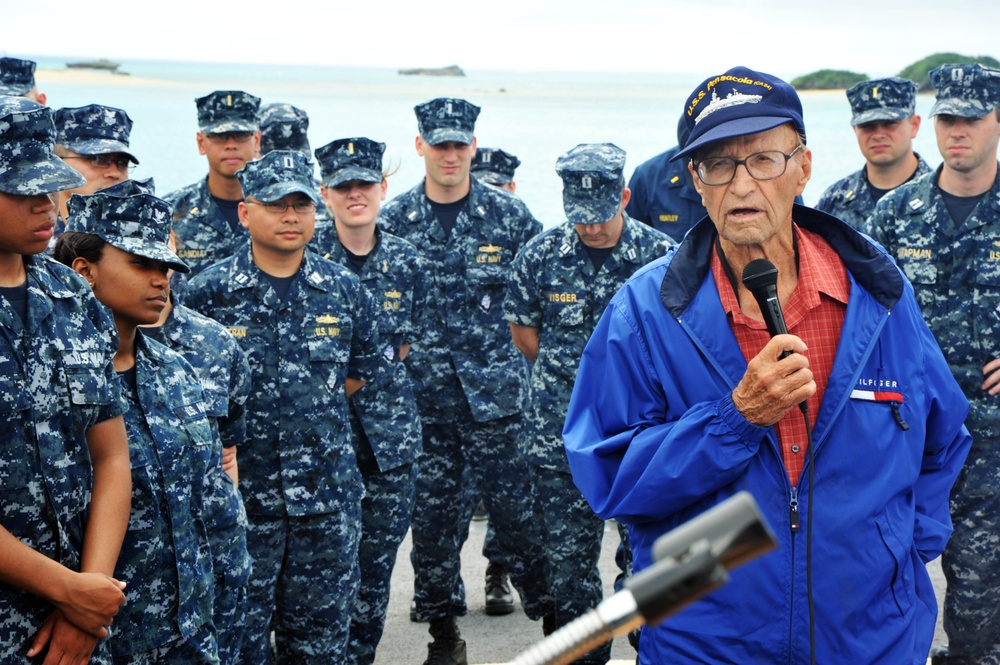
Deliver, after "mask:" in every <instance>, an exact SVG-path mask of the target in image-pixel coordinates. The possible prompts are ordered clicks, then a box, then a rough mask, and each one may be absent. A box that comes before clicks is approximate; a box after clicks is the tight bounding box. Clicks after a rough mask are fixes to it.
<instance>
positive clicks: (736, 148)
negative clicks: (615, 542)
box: [563, 67, 971, 664]
mask: <svg viewBox="0 0 1000 665" xmlns="http://www.w3.org/2000/svg"><path fill="white" fill-rule="evenodd" d="M684 113H685V114H686V117H687V119H688V123H689V126H690V128H691V135H690V138H689V139H688V142H687V144H686V146H685V147H684V149H683V150H681V151H680V152H679V153H678V158H687V159H688V160H690V166H689V168H690V169H691V172H692V174H693V175H694V182H695V185H696V187H697V188H698V191H699V193H700V194H701V196H702V199H703V201H704V203H705V207H706V209H707V210H708V213H709V218H707V219H705V220H702V221H701V222H700V223H699V224H697V225H696V226H695V227H694V228H693V229H692V230H691V232H690V233H689V234H688V235H687V236H686V237H685V239H684V241H683V242H682V243H681V244H680V245H679V246H677V247H676V248H675V249H673V250H672V251H671V252H669V253H668V254H667V256H666V257H664V258H663V259H660V260H658V261H655V262H653V263H652V264H650V265H649V266H647V267H646V268H644V269H643V270H642V271H640V272H638V273H636V275H635V276H634V277H633V278H632V279H631V280H630V281H629V282H628V283H627V284H626V285H625V287H624V288H623V289H622V290H621V291H620V292H619V293H618V294H617V295H616V296H615V298H614V299H613V300H612V301H611V304H610V306H609V307H608V309H607V310H606V311H605V313H604V316H603V317H602V318H601V321H600V323H599V324H598V326H597V328H596V330H595V331H594V333H593V335H592V336H591V338H590V341H589V343H588V345H587V347H586V350H585V351H584V356H583V359H582V362H581V365H580V371H579V374H578V377H577V382H576V386H575V389H574V393H573V398H572V400H571V404H570V408H569V413H568V415H567V419H566V425H565V429H564V431H563V437H564V440H565V444H566V451H567V455H568V458H569V463H570V467H571V469H572V472H573V477H574V481H575V482H576V484H577V485H578V486H579V488H580V489H581V491H582V492H583V494H584V495H585V496H586V497H587V499H588V501H589V502H590V504H591V506H592V507H593V508H594V510H595V512H597V513H598V515H600V516H601V517H604V518H611V517H613V518H616V519H619V520H621V521H623V522H626V523H628V524H629V525H630V530H631V536H632V547H633V549H634V553H635V563H636V567H637V568H643V567H646V566H649V565H650V564H651V563H652V547H653V543H654V541H655V540H656V539H657V538H658V537H659V536H660V535H662V534H663V533H665V532H667V531H669V530H670V529H672V528H673V527H676V526H677V525H679V524H682V523H683V522H686V521H687V520H689V519H690V518H692V517H694V516H696V515H698V514H699V513H701V512H703V511H704V510H706V509H708V508H710V507H711V506H713V505H715V504H717V503H719V502H721V501H722V500H724V499H726V498H728V497H729V496H732V495H733V494H735V493H736V492H738V491H740V490H748V491H749V492H751V493H752V494H753V495H754V497H755V498H756V500H757V502H758V503H759V505H760V506H761V509H762V511H763V513H764V515H765V517H766V519H767V521H768V522H769V523H770V525H771V526H772V528H773V529H774V531H775V533H776V534H777V537H778V540H779V544H780V546H779V548H778V550H777V551H775V552H773V553H771V554H768V555H766V556H764V557H762V558H760V559H758V560H756V561H754V562H752V563H750V564H747V565H746V566H744V567H742V568H740V569H738V570H736V571H734V572H733V573H732V577H731V580H730V582H729V584H728V585H726V586H724V587H723V588H722V589H720V590H719V591H717V592H716V593H714V594H712V595H711V596H709V597H707V598H706V599H704V600H703V601H701V602H700V603H696V604H694V605H692V606H691V607H689V608H688V609H686V610H685V611H684V612H681V613H680V614H678V615H677V616H674V617H672V618H670V619H669V620H668V621H666V622H664V623H663V624H661V625H659V626H657V627H655V628H649V629H644V631H643V636H642V640H641V643H640V652H639V662H640V663H663V662H670V663H705V662H710V663H751V662H757V663H802V662H809V661H810V659H813V660H814V662H819V663H855V664H857V663H913V664H917V663H924V662H925V661H926V658H927V653H928V651H929V648H930V644H931V640H932V638H933V634H934V622H935V618H936V607H937V605H936V603H935V599H934V591H933V588H932V586H931V582H930V578H929V576H928V574H927V571H926V569H925V566H924V564H925V563H926V562H928V561H930V560H931V559H933V558H935V557H937V556H938V555H939V554H940V553H941V550H942V549H943V548H944V545H945V543H946V542H947V540H948V537H949V535H950V534H951V520H950V518H949V515H948V494H949V490H950V488H951V486H952V483H953V482H954V480H955V478H956V476H957V475H958V472H959V470H960V468H961V466H962V463H963V461H964V459H965V456H966V453H967V452H968V449H969V446H970V443H971V439H970V436H969V433H968V431H967V430H966V428H965V427H964V425H963V420H964V419H965V415H966V413H967V411H968V402H967V401H966V399H965V397H964V396H963V395H962V392H961V391H960V390H959V388H958V386H957V384H956V383H955V380H954V378H953V377H952V375H951V372H950V371H949V369H948V366H947V364H946V363H945V361H944V358H943V356H942V354H941V351H940V349H939V347H938V345H937V343H936V342H935V340H934V337H933V336H932V335H931V333H930V331H929V330H928V328H927V326H926V325H925V324H924V321H923V317H922V316H921V313H920V308H919V307H918V305H917V303H916V301H915V299H914V296H913V289H912V288H911V286H910V285H909V283H908V282H907V281H906V279H905V278H904V277H903V276H902V274H901V273H900V271H899V270H898V269H897V268H896V266H895V265H894V264H893V262H892V261H891V260H890V259H889V257H888V256H887V255H886V254H885V252H884V251H883V250H882V249H881V248H880V247H878V246H877V245H875V244H874V243H872V242H871V241H870V240H869V239H868V238H867V237H865V236H862V235H860V234H859V233H857V232H856V231H854V230H853V229H852V228H851V227H850V226H848V225H847V224H845V223H844V222H842V221H840V220H838V219H836V218H834V217H831V216H829V215H826V214H824V213H820V212H818V211H816V210H812V209H809V208H805V207H802V206H798V205H795V204H794V200H795V197H796V196H798V195H800V194H801V193H802V191H803V189H804V188H805V185H806V183H807V182H808V180H809V176H810V174H811V163H812V155H811V153H810V151H809V149H808V148H806V146H805V126H804V124H803V121H802V106H801V103H800V102H799V99H798V96H797V95H796V94H795V91H794V90H793V89H792V88H791V86H789V85H788V84H787V83H785V82H784V81H781V80H780V79H777V78H775V77H773V76H770V75H768V74H764V73H761V72H755V71H752V70H750V69H746V68H744V67H737V68H734V69H731V70H729V71H727V72H726V73H724V74H721V75H718V76H713V77H711V78H709V79H707V80H706V81H704V82H703V83H702V84H701V85H700V86H699V87H698V88H697V89H696V90H695V91H694V92H693V93H692V94H691V96H690V97H689V98H688V101H687V103H686V105H685V108H684ZM756 259H767V260H769V261H770V262H771V263H773V264H774V266H775V267H776V268H777V283H776V294H777V298H778V300H779V302H780V304H781V307H782V309H783V311H784V320H785V323H786V324H787V329H788V332H787V333H784V334H776V335H774V336H773V337H772V335H771V334H770V333H769V332H768V329H767V326H765V324H764V323H763V320H764V317H763V315H762V313H761V309H760V306H759V305H758V303H757V300H756V298H755V296H754V294H752V293H751V291H750V290H749V289H748V288H747V287H746V286H745V285H744V284H743V283H742V281H741V280H740V278H739V277H740V276H741V275H742V274H743V270H744V267H745V266H747V264H748V263H750V262H751V261H753V260H756ZM786 352H787V353H786ZM803 402H805V404H806V405H807V408H806V409H804V410H800V408H799V406H798V405H799V404H800V403H803ZM810 551H811V556H810V555H809V553H810Z"/></svg>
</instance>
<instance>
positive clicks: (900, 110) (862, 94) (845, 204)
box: [816, 76, 931, 229]
mask: <svg viewBox="0 0 1000 665" xmlns="http://www.w3.org/2000/svg"><path fill="white" fill-rule="evenodd" d="M846 94H847V99H848V101H850V103H851V112H852V115H851V126H853V127H857V126H858V125H863V124H865V123H869V122H877V121H899V120H905V119H906V118H909V117H911V116H912V115H913V114H914V113H915V112H916V98H917V84H916V83H914V82H913V81H910V80H908V79H903V78H899V77H897V76H892V77H889V78H883V79H871V80H868V81H861V82H860V83H856V84H855V85H853V86H851V87H850V88H849V89H848V90H847V93H846ZM916 157H917V170H916V171H915V172H914V173H913V174H912V175H911V179H912V178H917V177H919V176H922V175H923V174H925V173H930V170H931V168H930V167H929V166H928V165H927V163H926V162H925V161H924V160H923V159H922V158H921V157H920V155H916ZM875 196H876V192H875V191H874V190H873V189H872V188H871V186H870V185H869V183H868V168H867V166H864V167H862V168H861V170H860V171H856V172H855V173H852V174H851V175H849V176H846V177H844V178H841V179H840V180H838V181H837V182H835V183H833V184H832V185H830V186H829V187H827V188H826V191H825V192H823V196H821V197H820V199H819V203H817V204H816V208H817V209H818V210H822V211H823V212H828V213H830V214H831V215H833V216H835V217H839V218H840V219H842V220H844V221H845V222H847V223H848V224H850V225H851V226H853V227H854V228H856V229H860V228H861V225H862V224H863V223H864V221H865V220H866V219H868V216H869V215H871V214H872V211H874V210H875V204H876V203H877V200H876V199H875Z"/></svg>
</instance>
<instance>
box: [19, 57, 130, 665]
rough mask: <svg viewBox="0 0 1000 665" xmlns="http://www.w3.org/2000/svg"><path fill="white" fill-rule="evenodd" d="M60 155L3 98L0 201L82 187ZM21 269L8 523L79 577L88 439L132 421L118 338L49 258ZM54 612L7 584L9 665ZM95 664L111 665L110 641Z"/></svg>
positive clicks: (48, 126) (40, 126) (39, 122)
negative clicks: (108, 424) (103, 426)
mask: <svg viewBox="0 0 1000 665" xmlns="http://www.w3.org/2000/svg"><path fill="white" fill-rule="evenodd" d="M26 62H28V61H26ZM2 64H3V65H4V66H7V63H6V61H5V62H4V63H2ZM31 65H32V66H31V71H32V72H33V71H34V63H31ZM54 148H55V127H54V125H53V122H52V112H51V110H50V109H48V108H47V107H43V106H41V105H39V104H36V103H35V102H33V101H30V100H28V99H25V98H22V97H6V96H0V192H3V193H5V194H13V195H20V196H33V195H37V194H46V193H52V192H58V191H61V190H64V189H72V188H74V187H80V186H81V185H83V184H84V180H83V177H82V176H80V174H79V173H77V172H76V171H74V170H73V169H72V168H70V167H69V166H68V165H67V164H65V163H64V162H63V161H62V160H60V159H58V158H56V157H55V156H54V155H53V150H54ZM0 221H3V222H4V223H6V221H7V220H0ZM23 261H24V269H25V272H26V282H25V287H26V290H27V308H26V309H27V318H26V321H25V322H22V321H21V317H20V316H19V315H18V313H17V312H16V311H15V310H14V309H13V308H12V307H11V304H10V303H9V302H8V301H7V298H6V297H3V296H0V505H2V506H3V510H2V511H0V524H2V525H3V527H4V528H5V529H7V531H9V532H10V533H11V534H12V535H13V536H14V537H15V538H17V539H19V540H20V541H21V542H23V543H25V544H26V545H27V546H29V547H31V548H33V549H35V550H36V551H38V552H40V553H42V554H44V555H45V556H47V557H49V558H51V559H53V560H55V561H58V562H59V563H60V564H62V565H63V566H65V567H67V568H69V569H70V570H79V568H80V556H81V550H82V548H83V536H84V532H85V529H86V526H87V511H88V509H89V506H90V499H91V491H92V489H93V481H94V478H93V469H92V467H91V461H90V452H89V448H88V445H87V440H86V431H87V430H88V429H89V428H90V427H92V426H93V425H96V424H98V423H101V422H104V421H107V420H110V419H112V418H116V417H119V416H121V415H122V413H123V412H124V410H125V404H124V402H123V401H122V400H121V396H120V392H119V388H118V378H117V377H116V376H115V373H114V368H113V364H112V361H113V358H114V354H115V351H116V350H117V348H118V333H117V330H116V328H115V326H114V323H113V321H112V320H111V317H110V315H109V314H108V312H107V310H106V309H105V308H104V307H102V306H101V305H100V304H99V303H98V302H97V300H96V299H95V298H94V296H93V292H92V291H91V289H90V287H89V286H88V284H87V282H86V281H85V280H84V279H83V278H82V277H80V276H79V275H77V274H76V273H75V272H73V271H72V270H70V269H68V268H66V267H65V266H63V265H60V264H58V263H56V262H54V261H52V260H50V259H47V258H44V257H40V256H25V257H24V259H23ZM53 609H54V608H53V606H52V605H50V604H49V603H48V602H46V601H44V600H42V599H41V598H39V597H37V596H34V595H31V594H29V593H27V592H25V591H22V590H20V589H17V588H14V587H12V586H9V585H6V584H2V583H0V659H2V661H3V662H5V663H27V662H29V661H28V659H27V658H26V657H25V656H24V654H25V652H27V650H28V645H29V643H30V640H31V638H32V637H33V636H34V635H35V633H36V632H38V629H39V628H41V626H42V623H43V621H44V620H45V619H46V617H48V615H50V614H51V613H52V611H53ZM90 662H91V663H94V664H100V665H104V664H106V663H109V662H110V655H109V651H108V649H107V643H106V642H98V644H97V647H96V648H95V650H94V652H93V655H92V656H91V659H90Z"/></svg>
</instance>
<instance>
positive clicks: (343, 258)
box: [313, 137, 430, 665]
mask: <svg viewBox="0 0 1000 665" xmlns="http://www.w3.org/2000/svg"><path fill="white" fill-rule="evenodd" d="M384 152H385V144H384V143H379V142H378V141H372V140H371V139H368V138H365V137H355V138H346V139H337V140H335V141H331V142H330V143H328V144H326V145H324V146H322V147H321V148H318V149H317V150H316V160H317V161H318V162H319V165H320V170H321V172H322V175H323V184H324V185H325V186H326V187H338V186H340V185H343V184H344V183H350V182H352V181H360V182H366V183H372V184H375V185H376V186H380V183H381V182H382V180H383V178H384V176H383V174H382V154H383V153H384ZM372 231H373V232H374V239H375V247H374V248H373V249H372V250H371V252H369V253H368V255H367V258H366V260H365V262H364V264H363V265H362V266H361V267H360V269H358V267H357V266H356V265H353V264H352V263H351V262H350V261H348V258H349V257H348V255H347V250H346V248H345V247H344V246H343V245H342V244H341V242H340V240H339V238H338V236H337V232H336V227H334V226H333V225H332V224H331V225H330V226H328V227H327V232H326V233H322V234H320V233H319V232H317V235H316V236H315V237H314V238H313V242H314V244H315V245H317V246H318V248H319V249H320V251H321V252H323V253H324V256H325V258H328V259H330V260H332V261H335V262H336V263H339V264H341V265H343V266H344V267H348V268H350V269H351V270H357V271H358V272H357V274H358V278H359V279H360V280H361V285H362V286H363V287H364V289H365V292H367V293H368V294H369V295H370V296H371V298H372V300H373V301H374V302H376V303H378V304H379V319H378V326H379V338H380V340H381V344H382V353H381V355H380V357H379V362H378V369H377V373H376V377H375V380H374V381H372V382H371V383H367V384H365V385H364V386H362V387H361V389H360V390H358V391H357V392H356V393H354V395H352V396H351V406H352V407H353V409H352V412H351V425H352V427H351V429H352V433H353V441H354V450H355V452H356V454H357V456H358V468H359V469H360V470H361V476H362V478H363V479H364V483H365V498H364V500H363V501H362V503H361V544H360V546H359V548H358V566H359V568H360V573H361V585H360V588H359V589H358V597H357V599H356V600H355V603H354V612H353V616H352V618H351V636H350V644H349V647H348V648H349V650H350V658H351V662H352V663H353V664H354V665H363V664H366V663H367V664H369V665H370V664H371V663H372V662H374V660H375V649H376V647H378V643H379V641H380V640H381V638H382V629H383V626H384V625H385V613H386V608H387V606H388V604H389V584H390V581H391V578H392V569H393V566H394V565H395V563H396V551H397V550H398V549H399V544H400V543H401V542H402V541H403V538H404V537H405V536H406V531H407V529H409V527H410V516H411V515H412V513H413V501H414V481H415V479H416V473H417V467H416V464H415V462H416V456H417V453H418V452H419V450H420V444H421V429H420V418H419V416H418V415H417V409H416V396H415V395H414V393H413V382H412V381H411V379H410V376H409V373H408V371H407V369H406V365H405V364H404V363H403V362H401V361H400V359H399V352H400V347H401V346H402V345H404V344H412V343H413V341H414V340H417V339H420V338H421V336H422V335H423V333H424V328H425V327H426V319H427V317H428V314H429V312H430V303H429V301H428V297H429V289H428V286H429V283H430V277H429V270H428V267H427V265H426V264H425V263H424V260H423V258H422V257H421V255H420V252H418V251H417V248H416V247H414V246H413V245H411V244H410V243H408V242H406V241H405V240H402V239H401V238H397V237H396V236H394V235H392V234H389V233H385V232H384V231H382V230H381V229H379V228H378V226H374V228H373V229H372Z"/></svg>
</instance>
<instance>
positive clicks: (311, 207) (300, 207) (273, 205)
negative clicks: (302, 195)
mask: <svg viewBox="0 0 1000 665" xmlns="http://www.w3.org/2000/svg"><path fill="white" fill-rule="evenodd" d="M246 203H253V204H254V205H259V206H263V207H264V210H266V211H268V212H273V213H277V214H281V213H283V212H285V211H286V210H288V208H291V209H292V210H294V211H295V212H297V213H301V214H303V215H304V214H306V213H310V212H316V204H315V203H313V202H312V201H300V202H298V203H291V204H289V203H285V202H284V201H272V202H270V203H264V202H262V201H246Z"/></svg>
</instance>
